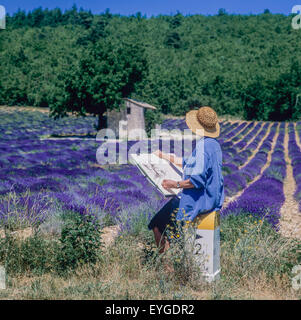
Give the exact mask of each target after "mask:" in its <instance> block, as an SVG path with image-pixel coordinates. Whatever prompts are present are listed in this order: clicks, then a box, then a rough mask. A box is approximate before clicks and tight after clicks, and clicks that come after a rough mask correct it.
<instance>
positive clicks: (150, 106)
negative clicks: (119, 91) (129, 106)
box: [124, 98, 157, 110]
mask: <svg viewBox="0 0 301 320" xmlns="http://www.w3.org/2000/svg"><path fill="white" fill-rule="evenodd" d="M124 100H125V101H129V102H131V103H134V104H135V105H136V106H138V107H141V108H146V109H152V110H156V109H157V108H156V107H154V106H152V105H150V104H148V103H145V102H141V101H137V100H133V99H129V98H124Z"/></svg>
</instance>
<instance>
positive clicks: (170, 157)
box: [154, 150, 182, 168]
mask: <svg viewBox="0 0 301 320" xmlns="http://www.w3.org/2000/svg"><path fill="white" fill-rule="evenodd" d="M154 154H155V155H156V156H158V157H159V158H162V159H165V160H168V161H170V162H172V163H173V164H175V165H176V166H178V167H181V168H182V158H179V157H177V156H175V155H174V154H166V153H163V152H162V151H161V150H157V151H155V152H154Z"/></svg>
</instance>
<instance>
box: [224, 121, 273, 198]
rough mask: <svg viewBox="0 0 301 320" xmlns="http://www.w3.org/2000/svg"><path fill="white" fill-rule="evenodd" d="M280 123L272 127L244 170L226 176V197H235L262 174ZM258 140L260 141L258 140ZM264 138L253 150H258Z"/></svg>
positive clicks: (254, 143) (255, 143) (259, 139)
mask: <svg viewBox="0 0 301 320" xmlns="http://www.w3.org/2000/svg"><path fill="white" fill-rule="evenodd" d="M278 125H279V124H278V123H274V124H273V125H272V127H271V130H270V133H269V134H268V136H267V137H266V139H265V140H264V141H263V143H262V144H261V146H260V148H259V150H258V152H257V153H256V154H255V156H254V157H253V158H252V159H251V160H250V161H249V162H248V163H247V164H246V165H245V166H243V167H242V168H240V169H238V170H236V171H232V173H230V174H228V175H225V177H224V182H225V194H226V196H233V195H235V194H236V193H238V192H239V191H240V190H242V189H244V188H245V187H246V186H247V184H248V183H249V182H251V181H252V180H253V179H254V178H255V177H256V176H258V175H259V174H260V173H261V170H262V168H263V166H264V165H265V164H266V163H267V159H268V153H269V152H270V151H271V148H272V142H273V139H274V136H275V133H276V130H277V126H278ZM257 138H258V139H257ZM261 139H262V136H261V135H260V136H259V135H258V136H257V137H256V139H255V140H254V141H253V142H252V144H253V148H257V146H258V143H259V142H260V141H261Z"/></svg>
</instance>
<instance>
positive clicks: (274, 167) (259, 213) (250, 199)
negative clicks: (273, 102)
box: [221, 123, 286, 230]
mask: <svg viewBox="0 0 301 320" xmlns="http://www.w3.org/2000/svg"><path fill="white" fill-rule="evenodd" d="M279 131H280V132H279V135H278V138H277V141H276V145H275V148H274V151H273V153H272V159H271V163H270V165H269V167H268V168H267V169H266V170H265V171H264V172H263V174H262V176H261V177H260V179H258V180H257V181H255V182H254V183H252V184H251V185H250V186H249V187H247V188H246V189H245V191H244V192H243V193H242V195H241V196H240V197H239V198H238V199H237V200H236V201H233V202H231V203H230V204H229V206H228V207H227V208H225V209H223V210H222V212H221V216H222V217H225V216H227V215H229V214H235V215H239V214H251V215H253V216H254V217H256V218H261V219H265V220H266V221H267V222H269V223H270V224H271V225H272V226H273V227H274V228H275V229H276V230H277V229H278V227H279V219H280V209H281V207H282V205H283V203H284V201H285V196H284V192H283V181H284V179H285V177H286V162H285V153H284V136H285V123H282V124H281V125H280V130H279Z"/></svg>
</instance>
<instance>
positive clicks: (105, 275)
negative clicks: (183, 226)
mask: <svg viewBox="0 0 301 320" xmlns="http://www.w3.org/2000/svg"><path fill="white" fill-rule="evenodd" d="M238 226H241V227H242V228H240V229H239V227H238ZM232 228H235V232H232V233H231V230H232ZM222 229H223V231H222V238H221V267H222V275H221V279H220V280H219V281H217V282H215V283H212V284H208V283H206V282H204V281H203V280H202V279H201V278H199V279H196V278H195V279H194V280H193V281H192V280H191V279H190V280H188V281H187V280H184V278H185V277H182V276H181V274H179V273H178V274H169V273H168V272H166V271H165V270H164V269H163V267H162V264H161V260H160V258H146V255H145V250H144V249H145V244H146V238H143V237H141V236H138V238H137V236H131V235H127V236H125V235H124V236H119V237H117V238H116V241H115V243H112V244H111V245H109V246H107V247H105V248H104V251H103V255H102V259H101V260H100V261H99V262H98V263H97V264H96V265H93V266H87V265H85V266H83V267H80V268H79V269H77V270H76V271H74V272H73V273H72V274H70V275H69V276H65V277H61V276H58V275H56V274H54V273H48V274H44V275H42V276H34V275H30V274H27V275H24V276H20V275H19V276H14V277H11V276H8V281H7V290H2V291H0V298H1V299H52V300H56V299H68V300H71V299H101V300H106V299H121V300H124V299H138V300H140V299H144V300H149V299H173V300H174V299H198V300H199V299H201V300H203V299H259V300H260V299H273V300H284V299H300V298H301V291H300V290H299V291H295V290H293V289H292V286H291V275H290V268H291V266H290V263H292V264H294V263H296V261H295V258H296V257H294V256H293V255H291V253H290V251H291V249H292V248H294V247H296V242H294V241H295V240H292V239H287V238H283V237H281V236H280V235H277V234H276V233H275V232H274V231H272V230H270V229H269V227H268V226H266V225H265V224H264V223H261V224H260V223H257V222H256V223H254V222H251V220H250V222H246V220H242V221H241V222H237V221H236V222H235V223H233V219H232V220H231V219H228V220H227V219H226V220H225V221H224V222H223V224H222ZM148 236H149V235H147V237H148ZM237 239H239V241H237ZM139 243H140V245H137V244H139ZM141 243H142V244H143V245H141ZM299 245H300V243H299ZM287 254H288V257H285V256H286V255H287ZM286 265H287V266H286Z"/></svg>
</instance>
